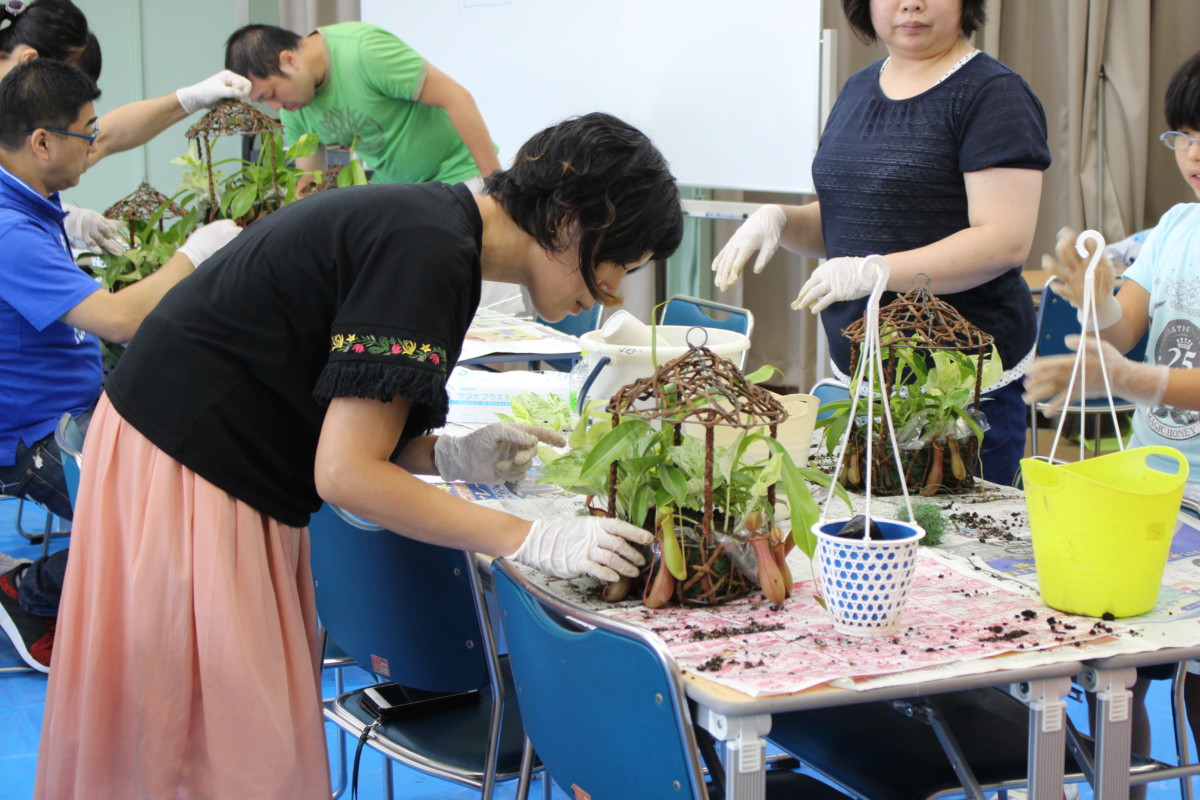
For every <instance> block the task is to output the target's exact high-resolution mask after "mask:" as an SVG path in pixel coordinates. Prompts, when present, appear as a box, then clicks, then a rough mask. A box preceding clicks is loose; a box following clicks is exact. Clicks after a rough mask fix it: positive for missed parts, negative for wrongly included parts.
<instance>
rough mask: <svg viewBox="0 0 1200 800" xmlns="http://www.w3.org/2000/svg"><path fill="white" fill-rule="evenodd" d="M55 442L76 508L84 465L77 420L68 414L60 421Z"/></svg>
mask: <svg viewBox="0 0 1200 800" xmlns="http://www.w3.org/2000/svg"><path fill="white" fill-rule="evenodd" d="M54 441H55V442H56V443H57V444H58V449H59V451H60V452H61V453H62V462H63V477H64V478H65V479H66V482H67V495H68V496H69V497H70V498H71V506H72V507H74V506H75V497H76V495H78V493H79V467H80V465H81V464H82V463H83V432H82V431H80V430H79V424H78V423H77V422H76V421H75V418H74V417H72V416H71V415H70V413H66V414H63V415H62V418H61V419H59V421H58V427H56V428H55V429H54Z"/></svg>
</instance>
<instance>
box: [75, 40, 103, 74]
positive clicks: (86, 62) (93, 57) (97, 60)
mask: <svg viewBox="0 0 1200 800" xmlns="http://www.w3.org/2000/svg"><path fill="white" fill-rule="evenodd" d="M101 63H102V59H101V57H100V40H99V39H97V38H96V34H94V33H91V32H89V33H88V43H87V46H85V47H84V48H83V52H82V53H80V54H79V63H78V64H76V65H75V66H77V67H79V68H80V69H81V70H83V71H84V72H85V73H87V76H88V77H89V78H91V79H92V80H94V81H97V82H99V80H100V66H101Z"/></svg>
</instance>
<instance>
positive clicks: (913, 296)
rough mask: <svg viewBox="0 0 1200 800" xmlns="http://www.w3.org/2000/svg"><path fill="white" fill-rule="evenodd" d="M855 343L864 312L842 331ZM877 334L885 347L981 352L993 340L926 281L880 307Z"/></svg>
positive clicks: (859, 340) (860, 340)
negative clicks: (935, 293)
mask: <svg viewBox="0 0 1200 800" xmlns="http://www.w3.org/2000/svg"><path fill="white" fill-rule="evenodd" d="M842 335H843V336H845V337H846V338H847V339H849V340H850V341H851V342H852V343H853V344H854V345H855V347H854V350H855V352H857V351H858V347H857V345H861V344H862V343H863V342H864V341H865V340H866V317H865V315H864V316H863V317H862V318H860V319H858V320H855V321H854V322H853V323H851V324H850V326H849V327H847V328H845V329H844V330H843V331H842ZM879 335H880V339H881V344H882V345H883V346H884V347H911V348H913V349H914V350H961V351H976V352H980V353H982V352H984V350H985V348H987V347H989V346H991V344H992V342H994V341H995V339H994V337H993V336H992V335H991V334H989V333H984V332H983V331H982V330H980V329H979V328H977V327H976V326H974V325H972V324H971V323H970V322H968V321H967V320H966V319H965V318H964V317H963V316H962V315H961V314H959V313H958V311H956V310H955V308H954V306H952V305H950V304H949V303H946V302H944V301H942V300H939V299H938V298H937V297H936V296H935V295H934V294H933V293H932V292H930V291H929V282H928V280H926V282H925V285H924V286H918V287H916V288H914V289H912V290H911V291H908V292H905V293H904V294H901V295H898V296H897V297H896V299H895V300H893V301H892V302H890V303H888V304H887V305H886V306H883V307H882V308H880V309H879Z"/></svg>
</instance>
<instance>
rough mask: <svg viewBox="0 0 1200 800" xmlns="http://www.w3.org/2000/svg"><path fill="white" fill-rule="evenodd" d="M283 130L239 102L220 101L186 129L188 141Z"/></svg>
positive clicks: (280, 126) (260, 113)
mask: <svg viewBox="0 0 1200 800" xmlns="http://www.w3.org/2000/svg"><path fill="white" fill-rule="evenodd" d="M278 130H283V125H282V124H280V122H279V121H278V120H276V119H272V118H271V117H268V116H267V115H266V114H264V113H262V112H261V111H259V110H258V109H257V108H255V107H254V106H252V105H250V104H249V103H243V102H242V101H241V100H222V101H221V102H220V103H217V105H216V106H214V107H213V110H212V111H209V112H208V113H207V114H205V115H204V116H203V117H201V118H200V121H199V122H197V123H196V124H195V125H193V126H192V127H190V128H188V130H187V133H186V134H185V135H186V136H187V138H189V139H198V138H200V137H205V138H208V137H210V136H256V135H258V134H260V133H270V132H271V131H278Z"/></svg>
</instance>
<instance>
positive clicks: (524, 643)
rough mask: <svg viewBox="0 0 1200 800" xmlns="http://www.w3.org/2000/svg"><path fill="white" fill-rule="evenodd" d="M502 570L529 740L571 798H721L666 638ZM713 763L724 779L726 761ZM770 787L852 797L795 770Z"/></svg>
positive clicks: (772, 792) (500, 583)
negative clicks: (709, 777)
mask: <svg viewBox="0 0 1200 800" xmlns="http://www.w3.org/2000/svg"><path fill="white" fill-rule="evenodd" d="M492 572H493V575H494V578H495V580H494V583H495V587H496V595H497V599H498V601H499V605H500V609H501V617H502V619H503V621H504V632H505V638H506V640H507V641H508V646H509V656H510V658H511V659H512V665H513V674H514V675H515V676H516V683H517V698H518V700H519V702H520V704H521V713H522V718H523V719H524V721H525V730H526V734H527V735H528V737H529V740H530V742H531V743H532V746H533V750H535V751H536V752H537V754H538V757H539V758H541V760H542V763H543V764H545V766H546V770H547V772H548V774H549V775H550V778H551V779H552V780H553V781H554V782H555V783H556V784H558V786H559V787H560V788H561V789H562V790H563V791H565V792H566V793H567V794H568V796H573V797H593V798H596V799H597V800H600V799H601V798H626V797H629V798H632V797H654V798H661V797H669V798H695V799H696V800H704V798H716V797H720V796H721V793H720V791H719V788H715V787H711V786H709V785H707V784H706V783H705V778H704V774H703V771H702V770H703V766H704V765H703V763H702V759H701V756H700V751H699V749H698V743H697V738H696V731H695V730H694V729H693V727H692V723H691V718H690V713H689V710H688V705H687V699H686V697H685V696H684V692H683V685H682V681H681V679H680V674H679V668H678V666H677V665H676V664H675V660H674V659H673V658H672V657H671V655H670V653H668V652H667V650H666V648H665V645H663V643H662V642H661V641H660V640H659V639H658V638H657V637H655V636H654V635H652V634H650V633H649V632H647V631H644V630H641V629H639V628H636V627H634V626H631V625H628V624H625V623H621V622H617V621H615V620H611V619H608V618H605V617H603V616H600V615H597V614H591V613H589V612H585V611H582V610H580V609H578V608H575V607H573V606H568V605H565V604H564V603H562V601H560V600H558V599H557V598H555V597H554V596H553V595H551V594H549V593H547V592H546V591H544V590H542V589H541V588H539V587H537V586H535V585H534V584H533V583H531V582H530V581H529V580H528V579H527V578H526V577H525V576H524V575H523V574H522V573H521V572H520V570H519V569H518V568H517V567H516V566H514V565H513V564H512V563H510V562H508V561H506V560H504V559H497V560H496V561H495V562H494V564H493V566H492ZM708 766H709V767H710V768H711V769H712V770H713V772H714V774H716V775H717V776H718V779H719V776H720V774H721V773H720V764H719V762H716V761H715V760H713V761H710V762H709V765H708ZM767 785H768V792H767V797H768V798H783V797H789V798H801V797H803V798H807V800H825V799H826V798H839V799H840V800H845V796H844V795H842V794H841V793H840V792H837V791H836V790H835V789H832V788H831V787H829V786H828V785H826V784H824V783H821V782H820V781H818V780H816V779H814V778H812V777H809V776H806V775H800V774H799V773H795V772H791V771H789V770H771V771H769V772H768V781H767ZM524 788H525V787H524V786H519V787H518V792H517V796H518V797H521V798H523V797H525V794H524V793H523V789H524Z"/></svg>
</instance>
